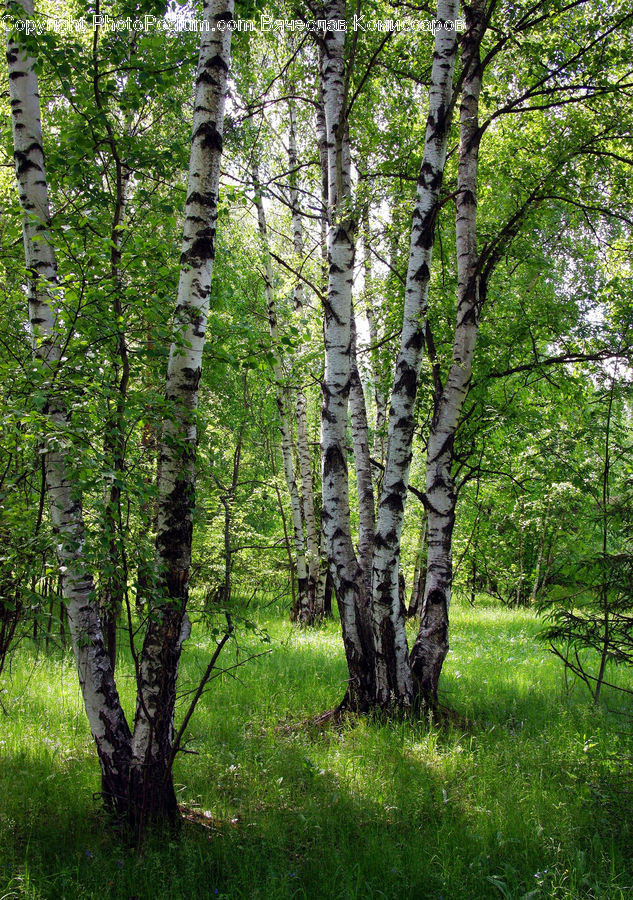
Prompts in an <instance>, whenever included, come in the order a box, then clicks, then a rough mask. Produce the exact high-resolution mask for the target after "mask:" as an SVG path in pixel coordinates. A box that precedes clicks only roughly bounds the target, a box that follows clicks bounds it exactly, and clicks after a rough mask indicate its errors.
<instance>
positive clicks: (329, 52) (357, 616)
mask: <svg viewBox="0 0 633 900" xmlns="http://www.w3.org/2000/svg"><path fill="white" fill-rule="evenodd" d="M323 16H324V18H326V19H329V20H335V21H338V20H344V19H345V3H344V0H327V2H326V3H325V4H324V6H323ZM320 51H321V52H320V62H321V73H320V74H321V86H322V92H323V106H324V110H325V124H326V133H325V145H326V148H327V172H328V230H327V255H328V285H327V300H326V302H325V303H324V339H325V375H324V380H323V407H322V413H321V460H322V485H323V511H322V521H323V530H324V533H325V538H326V543H327V551H328V558H329V560H330V570H331V572H332V577H333V579H334V585H335V589H336V597H337V601H338V607H339V612H340V616H341V626H342V631H343V644H344V647H345V655H346V658H347V665H348V669H349V683H348V689H347V694H346V698H345V700H344V704H346V705H347V706H349V707H350V708H352V709H357V710H363V709H368V708H369V707H370V706H371V704H372V702H373V693H374V691H373V660H372V653H373V650H372V646H371V631H370V628H369V595H368V591H367V588H366V585H367V584H368V579H367V573H366V572H363V571H362V568H361V566H360V565H359V561H358V560H357V558H356V554H355V552H354V546H353V542H352V534H351V523H350V506H349V484H348V471H347V442H346V427H347V411H348V399H349V391H350V348H351V317H352V281H353V275H354V251H355V227H354V221H353V219H352V217H351V212H352V210H351V206H352V196H351V162H350V147H349V132H348V123H347V117H346V112H347V110H346V102H347V99H346V87H345V85H346V80H345V32H344V31H327V32H326V33H325V34H324V35H323V37H322V38H321V42H320Z"/></svg>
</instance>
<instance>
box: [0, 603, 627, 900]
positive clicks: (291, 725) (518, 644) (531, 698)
mask: <svg viewBox="0 0 633 900" xmlns="http://www.w3.org/2000/svg"><path fill="white" fill-rule="evenodd" d="M261 615H262V619H261V621H260V623H259V624H261V625H262V626H264V627H266V628H267V630H268V632H269V633H270V636H271V645H270V646H271V649H272V652H271V653H269V654H266V655H263V656H260V657H259V658H257V659H255V660H252V661H251V662H249V663H248V664H247V665H245V666H243V667H240V668H238V669H234V670H232V671H231V672H230V673H228V674H226V675H224V676H222V677H221V678H217V679H216V680H214V681H213V682H212V683H211V685H210V688H211V689H210V690H209V691H208V692H207V693H206V694H205V695H204V697H203V699H202V701H201V704H200V707H199V711H198V713H197V714H196V716H195V718H194V719H193V721H192V723H191V727H190V729H189V732H188V735H187V743H186V750H187V751H188V752H187V753H184V754H181V755H180V756H179V758H178V760H177V763H176V770H175V778H176V782H177V789H178V794H179V799H180V802H181V804H182V807H183V812H184V814H185V818H184V820H183V825H182V828H181V829H180V831H179V833H176V834H164V833H163V834H159V833H155V834H151V833H150V834H148V835H146V837H145V840H144V843H143V847H142V852H141V853H140V854H138V853H137V852H136V850H135V849H134V847H133V846H132V845H131V844H130V842H129V840H128V838H127V836H126V835H124V834H123V833H121V832H120V831H119V830H117V828H115V827H114V826H113V825H112V823H111V822H109V821H108V819H107V817H106V816H105V814H104V812H103V811H102V809H101V806H100V802H99V797H98V789H99V778H98V767H97V762H96V755H95V752H94V748H93V745H92V741H91V739H90V735H89V733H88V728H87V724H86V720H85V715H84V713H83V708H82V704H81V697H80V693H79V689H78V685H77V678H76V674H75V671H74V665H73V663H72V659H71V658H70V656H68V655H63V654H62V653H61V652H57V653H56V654H53V655H48V656H45V655H43V654H41V653H39V654H37V653H36V651H35V650H34V648H29V647H26V646H23V647H21V648H20V650H19V651H18V653H17V655H16V657H15V658H14V659H13V660H12V665H11V668H10V670H8V671H7V672H6V673H5V674H4V676H3V682H2V685H0V688H2V689H4V690H5V691H6V693H4V694H3V702H4V706H5V708H6V712H7V715H3V714H2V713H1V712H0V900H9V898H22V897H29V898H34V900H35V898H38V900H39V898H54V900H61V898H68V900H70V898H104V900H108V898H139V900H141V898H147V900H163V898H165V900H166V898H173V900H177V898H206V897H209V898H224V900H238V898H262V900H264V898H265V900H281V898H291V897H296V898H315V900H316V898H319V900H322V898H325V900H330V898H332V900H335V898H341V900H343V898H345V900H347V898H363V900H364V898H379V897H380V898H412V900H413V898H415V900H418V898H420V900H424V898H437V900H440V898H444V900H461V898H464V900H476V898H495V897H496V898H498V897H503V898H512V900H514V898H516V900H520V898H521V900H535V898H560V900H579V898H609V900H621V898H633V862H632V859H631V853H630V847H631V839H632V834H631V831H632V829H631V824H630V820H631V816H630V811H631V799H632V797H631V791H632V783H633V779H632V778H631V769H632V765H631V759H632V753H631V751H632V747H633V738H632V736H631V732H632V730H633V721H632V719H631V713H632V711H631V708H630V701H627V700H624V699H622V698H621V697H618V696H616V695H614V694H610V695H607V694H606V693H605V698H604V704H603V705H602V706H600V707H598V708H594V707H592V706H590V705H589V704H588V703H587V700H586V697H585V695H584V694H583V693H582V691H581V689H577V690H576V689H574V688H573V686H571V685H570V684H565V681H564V679H563V677H562V673H561V669H560V665H559V663H558V661H557V660H556V659H554V658H553V657H552V656H550V655H548V653H547V652H546V650H545V649H544V648H543V646H542V645H541V644H539V643H538V641H537V640H536V637H535V636H536V632H537V631H538V627H539V624H538V622H537V621H536V620H535V619H534V617H533V616H532V614H531V613H530V612H525V611H508V610H505V609H502V608H499V607H491V606H486V607H484V606H478V607H475V608H471V607H469V606H460V605H459V604H458V603H457V604H455V606H454V608H453V612H452V650H451V653H450V654H449V657H448V659H447V663H446V666H445V674H444V676H443V679H442V698H441V699H442V702H443V704H444V705H445V706H446V707H448V708H449V709H451V710H452V711H453V712H454V713H455V715H454V716H452V717H451V718H450V719H449V720H448V721H449V722H452V724H447V725H444V726H442V727H438V726H436V725H433V724H432V723H429V722H426V721H417V722H410V721H400V722H396V723H388V722H384V721H378V720H376V719H372V718H361V719H352V718H348V719H345V720H344V721H341V722H337V723H335V724H334V723H333V724H330V725H327V724H324V725H323V727H315V726H313V725H311V724H310V722H311V721H313V720H314V717H315V716H317V715H318V713H320V712H322V711H324V710H326V709H329V708H331V707H333V706H334V705H336V703H337V701H338V700H340V699H341V697H342V695H343V692H344V688H345V678H346V668H345V664H344V659H343V654H342V648H341V640H340V632H339V630H338V627H337V625H336V623H329V624H327V625H324V626H322V627H319V628H316V629H314V630H306V631H301V630H298V629H297V628H295V627H293V626H291V625H290V624H288V623H287V622H286V621H285V619H284V617H283V615H282V614H281V613H280V612H277V613H272V612H271V611H270V610H268V611H267V612H266V613H262V614H261ZM252 640H253V641H254V640H255V637H254V636H253V637H252ZM261 649H262V646H261V645H259V644H255V643H253V644H251V645H250V646H248V645H246V646H242V647H241V648H240V656H241V658H243V657H244V656H248V655H249V653H253V652H254V653H259V652H260V651H261ZM264 649H265V648H264ZM208 655H209V647H208V646H207V645H205V642H204V640H203V639H202V637H200V636H199V637H198V640H197V641H196V636H195V633H194V639H193V640H192V641H191V642H190V643H189V646H188V649H187V652H186V654H185V656H184V659H183V671H182V679H181V684H182V687H183V690H186V689H187V685H188V684H189V685H191V684H192V683H193V680H194V679H195V677H196V675H197V673H200V672H202V671H203V669H204V666H205V661H206V660H207V658H208ZM233 662H235V660H234V659H231V658H230V655H227V656H225V657H224V664H225V665H230V664H232V663H233ZM130 675H131V667H130V665H129V660H128V659H127V658H126V657H125V656H124V655H123V656H122V657H121V658H120V659H119V678H118V680H119V683H120V685H121V690H122V693H123V695H124V698H125V700H126V703H127V704H128V708H130V709H131V708H132V704H133V694H132V689H133V679H132V678H131V677H130ZM629 681H630V679H629ZM184 702H185V701H184V699H183V704H184ZM627 703H628V704H629V705H628V707H627Z"/></svg>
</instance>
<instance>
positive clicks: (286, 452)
mask: <svg viewBox="0 0 633 900" xmlns="http://www.w3.org/2000/svg"><path fill="white" fill-rule="evenodd" d="M253 187H254V189H255V198H254V202H255V207H256V209H257V224H258V228H259V237H260V240H261V244H262V251H263V255H264V290H265V294H266V314H267V316H268V329H269V332H270V340H271V344H272V352H273V356H274V361H273V379H274V382H275V397H276V401H277V412H278V415H279V431H280V433H281V458H282V460H283V467H284V479H285V482H286V488H287V489H288V494H289V496H290V513H291V517H292V535H293V544H294V552H295V565H296V569H297V606H298V618H299V621H300V622H301V623H303V624H305V623H307V622H308V621H309V620H310V618H311V609H310V598H309V595H308V570H307V565H306V552H305V541H304V538H303V520H302V517H301V500H300V498H299V491H298V489H297V480H296V478H295V468H294V462H293V458H292V437H291V427H292V426H291V420H290V398H289V396H288V394H289V391H288V386H287V384H286V383H285V379H284V373H283V369H282V364H281V352H280V348H279V328H278V325H277V309H276V305H275V290H274V284H273V279H274V273H273V267H272V262H271V258H270V252H269V247H268V229H267V227H266V213H265V212H264V204H263V200H262V189H261V184H260V181H259V172H258V169H257V166H254V167H253Z"/></svg>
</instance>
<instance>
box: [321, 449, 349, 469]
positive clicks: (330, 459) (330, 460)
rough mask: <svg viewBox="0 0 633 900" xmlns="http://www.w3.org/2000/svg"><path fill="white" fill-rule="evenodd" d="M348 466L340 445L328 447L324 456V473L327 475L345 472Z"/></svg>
mask: <svg viewBox="0 0 633 900" xmlns="http://www.w3.org/2000/svg"><path fill="white" fill-rule="evenodd" d="M346 470H347V467H346V465H345V459H344V457H343V454H342V453H341V449H340V447H337V446H336V445H334V446H332V447H328V448H327V450H326V451H325V456H324V458H323V475H324V477H327V476H328V475H330V474H332V473H333V472H345V471H346Z"/></svg>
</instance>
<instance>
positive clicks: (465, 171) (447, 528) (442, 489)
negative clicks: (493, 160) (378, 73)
mask: <svg viewBox="0 0 633 900" xmlns="http://www.w3.org/2000/svg"><path fill="white" fill-rule="evenodd" d="M466 16H467V23H468V24H467V30H466V33H465V35H464V38H463V43H462V48H461V49H462V59H463V71H464V74H463V86H462V102H461V107H460V148H459V165H458V175H457V197H456V200H455V206H456V238H457V276H458V288H457V290H458V297H457V323H456V328H455V337H454V340H453V356H452V362H451V366H450V370H449V373H448V377H447V379H446V384H445V385H444V387H443V389H442V390H441V391H440V392H439V394H438V396H436V399H435V409H434V414H433V419H432V422H431V430H430V434H429V440H428V445H427V464H426V499H427V504H426V508H427V516H428V537H427V540H428V557H427V576H426V584H425V589H424V602H423V606H422V612H421V616H420V630H419V632H418V636H417V638H416V641H415V644H414V646H413V649H412V651H411V669H412V672H413V675H414V677H415V679H416V686H417V688H418V690H419V699H420V701H421V703H422V704H423V705H424V706H426V707H427V708H430V709H434V708H436V706H437V687H438V682H439V677H440V673H441V671H442V665H443V663H444V659H445V657H446V654H447V652H448V611H449V606H450V600H451V585H452V581H453V559H452V542H453V526H454V524H455V490H454V485H453V478H452V474H451V470H452V464H453V442H454V439H455V433H456V431H457V426H458V424H459V420H460V415H461V411H462V407H463V404H464V400H465V398H466V395H467V393H468V387H469V384H470V379H471V375H472V368H473V356H474V351H475V341H476V340H477V331H478V327H479V317H480V313H481V302H482V300H483V294H482V295H481V296H480V278H479V273H478V265H477V263H478V259H477V230H476V213H477V161H478V156H479V144H480V140H481V134H480V131H479V123H478V111H479V93H480V91H481V81H482V72H483V69H482V66H481V63H480V60H479V47H480V44H481V38H482V36H483V33H484V29H485V3H484V2H483V0H474V3H473V5H472V6H470V7H468V8H467V10H466Z"/></svg>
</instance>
